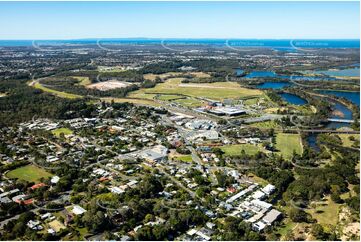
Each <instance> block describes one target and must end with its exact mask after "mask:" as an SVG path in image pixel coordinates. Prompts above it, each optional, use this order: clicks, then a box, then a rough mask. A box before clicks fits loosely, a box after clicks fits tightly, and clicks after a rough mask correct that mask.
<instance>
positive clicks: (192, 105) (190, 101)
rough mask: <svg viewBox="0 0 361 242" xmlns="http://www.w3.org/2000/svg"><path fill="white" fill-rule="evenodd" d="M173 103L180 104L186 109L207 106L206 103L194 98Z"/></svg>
mask: <svg viewBox="0 0 361 242" xmlns="http://www.w3.org/2000/svg"><path fill="white" fill-rule="evenodd" d="M173 102H176V103H179V104H181V105H183V106H185V107H190V108H195V107H201V106H203V105H204V104H205V103H204V102H202V101H199V100H197V99H193V98H185V99H178V100H174V101H173Z"/></svg>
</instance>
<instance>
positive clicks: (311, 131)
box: [275, 129, 360, 134]
mask: <svg viewBox="0 0 361 242" xmlns="http://www.w3.org/2000/svg"><path fill="white" fill-rule="evenodd" d="M275 131H279V132H285V133H299V132H304V133H334V134H359V133H360V131H355V130H347V129H344V130H342V129H337V130H336V129H275Z"/></svg>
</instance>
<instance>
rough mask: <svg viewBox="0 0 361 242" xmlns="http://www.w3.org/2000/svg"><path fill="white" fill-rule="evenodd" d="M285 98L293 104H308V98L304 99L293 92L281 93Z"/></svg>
mask: <svg viewBox="0 0 361 242" xmlns="http://www.w3.org/2000/svg"><path fill="white" fill-rule="evenodd" d="M279 95H280V96H281V97H282V99H283V100H285V101H287V102H289V103H291V104H294V105H304V104H307V100H306V99H303V98H301V97H299V96H297V95H295V94H291V93H282V94H279Z"/></svg>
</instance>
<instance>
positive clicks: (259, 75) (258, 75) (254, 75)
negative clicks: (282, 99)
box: [245, 71, 277, 78]
mask: <svg viewBox="0 0 361 242" xmlns="http://www.w3.org/2000/svg"><path fill="white" fill-rule="evenodd" d="M264 77H277V74H276V73H275V72H273V71H252V72H251V73H249V74H247V75H246V76H245V78H264Z"/></svg>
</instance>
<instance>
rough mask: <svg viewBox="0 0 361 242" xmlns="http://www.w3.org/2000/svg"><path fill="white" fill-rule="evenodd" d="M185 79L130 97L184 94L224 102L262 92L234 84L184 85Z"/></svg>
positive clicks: (135, 92) (159, 85)
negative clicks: (145, 94) (146, 94)
mask: <svg viewBox="0 0 361 242" xmlns="http://www.w3.org/2000/svg"><path fill="white" fill-rule="evenodd" d="M182 80H183V78H170V79H168V80H167V81H166V82H164V83H160V84H157V85H156V86H155V87H153V88H145V89H140V90H137V91H134V92H131V93H130V95H129V96H130V97H140V96H141V95H144V93H158V94H183V95H188V96H192V97H198V98H200V97H203V98H208V99H212V100H223V99H226V98H233V99H239V98H246V97H250V96H261V95H262V91H259V90H253V89H248V88H243V87H241V86H239V84H237V83H234V82H215V83H205V84H204V83H202V84H198V83H182Z"/></svg>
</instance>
